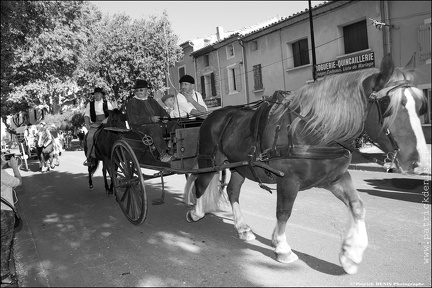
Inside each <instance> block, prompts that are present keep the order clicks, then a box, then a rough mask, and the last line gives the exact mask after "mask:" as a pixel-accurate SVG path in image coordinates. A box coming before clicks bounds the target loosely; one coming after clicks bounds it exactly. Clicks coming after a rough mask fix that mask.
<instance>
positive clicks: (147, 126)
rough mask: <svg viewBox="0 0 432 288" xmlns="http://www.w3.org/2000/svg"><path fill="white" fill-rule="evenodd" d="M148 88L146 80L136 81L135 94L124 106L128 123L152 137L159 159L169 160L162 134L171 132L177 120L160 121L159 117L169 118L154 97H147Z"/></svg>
mask: <svg viewBox="0 0 432 288" xmlns="http://www.w3.org/2000/svg"><path fill="white" fill-rule="evenodd" d="M148 88H149V86H148V83H147V81H146V80H141V79H138V80H137V81H136V83H135V87H134V90H135V91H134V92H135V96H134V97H133V98H132V99H130V100H129V101H128V103H127V106H126V115H127V119H128V123H129V125H130V127H131V128H132V129H137V130H139V131H141V132H143V133H145V134H147V135H149V136H150V137H151V138H153V142H154V145H155V147H156V149H157V150H158V152H159V160H160V161H162V162H170V161H171V156H170V155H169V154H168V147H167V144H166V143H165V140H164V139H163V135H164V134H167V133H169V132H172V131H173V130H174V129H175V127H176V125H177V122H176V121H169V122H168V123H166V124H163V123H160V120H161V117H166V118H169V115H168V113H167V112H166V111H165V109H163V108H162V106H161V105H159V103H158V102H157V101H156V100H155V99H153V98H149V97H148V95H147V93H148Z"/></svg>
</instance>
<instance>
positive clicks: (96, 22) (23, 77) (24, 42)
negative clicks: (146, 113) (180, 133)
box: [1, 1, 182, 126]
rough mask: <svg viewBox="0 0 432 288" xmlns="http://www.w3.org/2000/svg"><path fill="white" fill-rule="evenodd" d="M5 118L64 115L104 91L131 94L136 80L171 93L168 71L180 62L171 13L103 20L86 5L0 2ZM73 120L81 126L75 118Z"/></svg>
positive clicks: (113, 94) (123, 95) (121, 97)
mask: <svg viewBox="0 0 432 288" xmlns="http://www.w3.org/2000/svg"><path fill="white" fill-rule="evenodd" d="M1 13H2V14H1V16H2V17H1V32H2V33H1V41H2V42H1V43H2V45H1V49H2V54H1V60H2V61H1V117H2V120H3V122H4V123H5V124H6V125H7V121H6V117H7V116H8V115H14V114H16V113H23V112H24V115H23V116H24V117H17V119H24V121H22V123H18V122H17V123H15V124H17V126H20V125H22V124H25V123H26V122H25V121H26V120H25V119H27V118H28V117H25V116H26V115H25V111H28V108H37V109H41V111H43V112H44V113H46V114H57V113H59V112H60V110H61V109H60V108H61V105H62V103H63V102H64V101H70V100H72V99H76V97H85V98H87V97H86V96H87V95H88V94H89V93H90V92H91V91H92V90H93V88H94V87H96V86H99V87H102V88H104V89H105V90H106V91H107V92H108V95H109V97H111V98H115V99H116V100H118V101H119V104H122V101H123V100H125V99H126V98H127V97H129V96H131V91H132V87H133V85H134V83H135V81H136V79H137V78H145V79H146V80H147V81H148V82H149V83H150V84H151V85H152V91H153V92H154V91H157V90H160V91H164V89H166V87H165V86H166V84H165V82H166V79H165V77H166V76H165V75H166V72H167V67H168V65H173V64H174V63H175V62H176V61H178V59H179V58H180V57H181V54H182V50H181V48H180V47H179V46H177V45H176V43H177V42H178V41H177V40H178V37H177V36H176V35H175V34H174V33H173V31H172V29H171V24H170V22H169V20H168V16H167V14H166V12H164V13H163V15H162V16H161V17H156V16H151V17H150V19H140V20H134V21H132V20H131V19H130V17H128V16H126V15H124V14H115V15H113V16H112V17H111V16H109V15H106V16H103V15H102V13H101V12H100V10H99V9H98V8H97V7H96V6H95V5H93V4H91V3H90V2H88V1H1ZM74 121H75V120H74Z"/></svg>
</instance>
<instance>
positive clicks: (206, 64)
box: [204, 54, 210, 67]
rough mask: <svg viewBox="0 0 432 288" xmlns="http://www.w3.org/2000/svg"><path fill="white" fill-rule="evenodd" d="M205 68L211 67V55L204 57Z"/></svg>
mask: <svg viewBox="0 0 432 288" xmlns="http://www.w3.org/2000/svg"><path fill="white" fill-rule="evenodd" d="M204 66H205V67H207V66H210V56H209V54H206V55H204Z"/></svg>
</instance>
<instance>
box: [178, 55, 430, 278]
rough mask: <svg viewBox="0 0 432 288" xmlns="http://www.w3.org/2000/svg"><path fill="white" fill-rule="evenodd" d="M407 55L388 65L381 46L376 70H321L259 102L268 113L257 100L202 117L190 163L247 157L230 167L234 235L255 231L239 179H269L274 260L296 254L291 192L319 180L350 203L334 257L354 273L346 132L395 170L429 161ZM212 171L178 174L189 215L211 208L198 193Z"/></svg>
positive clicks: (412, 169)
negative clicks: (362, 138)
mask: <svg viewBox="0 0 432 288" xmlns="http://www.w3.org/2000/svg"><path fill="white" fill-rule="evenodd" d="M411 60H412V61H411V62H410V63H409V64H408V65H407V67H405V68H404V69H402V68H395V67H394V64H393V61H392V58H391V56H390V55H387V56H385V57H384V58H383V60H382V63H381V68H380V69H377V68H369V69H364V70H360V71H353V72H351V73H344V74H338V75H333V76H329V77H327V78H324V79H323V80H321V81H317V82H314V83H313V84H310V85H306V86H304V87H302V88H300V89H299V90H297V91H294V92H292V93H291V94H289V93H286V95H285V96H284V97H282V98H283V100H282V101H280V102H278V103H272V104H271V106H269V108H266V109H267V112H268V113H267V114H266V113H263V112H262V111H261V113H262V114H261V115H257V113H259V111H260V110H261V109H262V108H259V109H257V110H256V111H255V110H252V109H246V108H239V107H226V108H222V109H219V110H216V111H214V112H212V113H211V114H210V115H209V116H208V117H207V118H206V119H205V121H204V122H203V123H202V125H201V128H200V133H199V154H198V166H199V168H204V167H215V166H218V165H220V164H222V163H223V162H230V163H233V162H237V161H247V163H249V165H244V166H240V167H237V168H233V169H231V178H230V181H229V183H228V187H227V193H228V198H229V201H230V203H231V207H232V210H233V215H234V226H235V228H236V229H237V231H238V234H239V237H240V238H241V239H243V240H251V239H254V238H255V236H254V234H253V232H252V230H251V228H250V227H249V225H248V224H247V223H246V222H245V219H244V218H243V215H242V212H241V210H240V205H239V195H240V189H241V186H242V184H243V182H244V180H245V178H248V179H250V180H253V181H256V182H259V183H260V186H261V187H263V188H266V186H265V184H264V183H272V184H277V185H276V190H277V208H276V218H277V223H276V227H275V228H274V231H273V235H272V244H273V245H274V247H275V254H276V258H277V260H278V261H280V262H283V263H291V262H293V261H295V260H297V259H298V257H297V255H296V254H295V253H294V252H293V251H292V250H291V247H290V246H289V244H288V242H287V239H286V235H285V229H286V224H287V221H288V219H289V217H290V215H291V212H292V208H293V204H294V201H295V199H296V197H297V193H298V192H299V191H301V190H306V189H309V188H312V187H320V188H325V189H327V190H329V191H331V192H332V193H333V194H334V195H335V196H336V197H337V198H338V199H340V200H341V201H342V202H343V203H344V204H345V205H346V206H347V207H348V209H349V214H348V215H349V217H348V218H349V220H350V222H351V223H350V227H349V229H348V231H347V234H346V236H345V238H344V240H343V243H342V248H341V251H340V255H339V260H340V263H341V265H342V267H343V269H344V270H345V271H346V272H347V273H349V274H353V273H356V272H357V270H358V265H359V264H360V262H361V261H362V257H363V252H364V250H365V249H366V247H367V245H368V237H367V232H366V226H365V208H364V206H363V202H362V200H361V199H360V197H359V194H358V192H357V190H356V189H355V188H354V186H353V182H352V179H351V176H350V173H349V172H348V170H347V169H348V166H349V164H350V162H351V156H352V154H351V153H352V151H351V149H350V147H354V146H353V145H352V144H353V143H354V140H355V139H356V138H357V137H359V135H360V134H361V133H367V134H368V136H369V137H370V138H371V139H372V140H373V141H374V142H375V143H376V144H377V145H379V147H380V148H381V149H382V150H383V151H385V152H388V153H389V154H388V157H389V158H390V159H391V160H392V162H393V164H394V165H395V166H396V167H397V168H398V169H399V172H402V173H421V172H422V170H423V169H428V168H426V167H429V166H428V165H430V164H428V163H427V161H428V159H430V158H429V156H428V153H429V152H428V150H427V147H426V142H425V138H424V135H423V131H422V128H421V125H420V120H419V114H420V111H421V107H422V105H424V96H423V93H422V91H421V90H420V89H418V88H416V87H415V86H414V85H413V82H412V81H413V75H414V74H413V73H414V67H413V63H415V62H414V61H413V60H414V57H413V58H412V59H411ZM262 115H267V116H266V117H263V116H262ZM257 164H261V165H259V166H258V165H257ZM217 175H218V173H217V172H215V173H202V174H196V175H195V177H194V178H192V177H190V178H191V179H196V180H195V181H194V183H187V185H186V189H189V190H190V187H188V185H189V186H190V185H195V190H196V197H197V202H196V204H195V206H194V207H193V209H192V210H189V211H188V212H187V215H186V217H187V220H188V221H189V222H191V221H198V220H199V219H201V218H202V217H204V216H205V213H207V212H211V211H209V210H210V209H208V208H207V207H206V202H205V200H203V199H205V198H206V197H204V196H205V193H211V191H216V193H219V191H218V189H215V187H212V185H213V186H214V185H216V184H217V181H213V179H214V177H217ZM209 183H210V184H209ZM267 188H268V187H267ZM186 189H185V191H186ZM206 191H207V192H206ZM210 198H211V197H210ZM207 199H209V198H208V196H207ZM212 199H214V198H212ZM213 206H214V205H213Z"/></svg>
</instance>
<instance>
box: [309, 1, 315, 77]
mask: <svg viewBox="0 0 432 288" xmlns="http://www.w3.org/2000/svg"><path fill="white" fill-rule="evenodd" d="M308 2H309V24H310V34H311V45H312V77H313V80H314V82H315V81H316V56H315V37H314V29H313V20H312V4H311V0H309V1H308Z"/></svg>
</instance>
